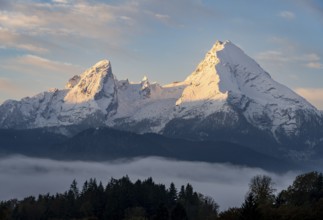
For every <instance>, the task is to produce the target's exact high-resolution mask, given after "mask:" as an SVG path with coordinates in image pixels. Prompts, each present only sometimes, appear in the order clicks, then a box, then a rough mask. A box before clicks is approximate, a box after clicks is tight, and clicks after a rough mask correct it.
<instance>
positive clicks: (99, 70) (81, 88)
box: [64, 60, 115, 103]
mask: <svg viewBox="0 0 323 220" xmlns="http://www.w3.org/2000/svg"><path fill="white" fill-rule="evenodd" d="M114 78H115V77H114V76H113V74H112V69H111V64H110V61H108V60H102V61H100V62H98V63H96V64H95V65H94V66H92V67H91V68H89V69H87V70H86V71H85V72H84V73H82V74H81V75H80V76H74V77H73V78H71V79H70V80H69V82H68V84H67V85H66V88H69V89H70V91H69V92H68V93H67V95H66V96H65V98H64V101H65V102H67V103H82V102H86V101H88V100H93V99H94V98H95V97H96V96H97V94H99V93H100V92H101V90H102V89H103V90H110V89H111V88H110V87H109V86H106V85H105V84H113V85H114V84H115V82H114V80H115V79H114ZM112 87H114V86H112ZM112 89H113V88H112Z"/></svg>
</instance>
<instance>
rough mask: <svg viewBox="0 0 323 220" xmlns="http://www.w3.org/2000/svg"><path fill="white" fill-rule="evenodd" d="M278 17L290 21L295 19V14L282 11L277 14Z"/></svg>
mask: <svg viewBox="0 0 323 220" xmlns="http://www.w3.org/2000/svg"><path fill="white" fill-rule="evenodd" d="M279 16H280V17H282V18H284V19H287V20H292V19H294V18H295V14H294V13H293V12H291V11H282V12H280V13H279Z"/></svg>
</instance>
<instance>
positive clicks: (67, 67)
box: [4, 54, 83, 75]
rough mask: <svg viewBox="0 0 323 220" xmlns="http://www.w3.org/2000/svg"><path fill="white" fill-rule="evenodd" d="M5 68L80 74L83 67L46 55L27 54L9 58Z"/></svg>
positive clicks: (33, 72) (22, 70) (27, 71)
mask: <svg viewBox="0 0 323 220" xmlns="http://www.w3.org/2000/svg"><path fill="white" fill-rule="evenodd" d="M4 66H5V68H7V69H14V70H18V71H19V72H24V73H27V74H28V73H32V74H35V75H37V74H40V75H42V74H43V73H44V72H45V73H51V74H55V75H57V74H66V75H72V74H79V73H81V72H82V71H83V68H81V67H79V66H75V65H73V64H70V63H65V62H59V61H55V60H50V59H46V58H44V57H40V56H35V55H32V54H27V55H24V56H21V57H18V58H15V59H12V60H7V61H6V62H5V63H4Z"/></svg>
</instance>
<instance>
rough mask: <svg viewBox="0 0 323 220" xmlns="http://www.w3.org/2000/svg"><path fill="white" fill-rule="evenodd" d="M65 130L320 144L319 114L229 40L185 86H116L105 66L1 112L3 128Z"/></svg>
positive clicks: (122, 83)
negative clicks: (105, 129)
mask: <svg viewBox="0 0 323 220" xmlns="http://www.w3.org/2000/svg"><path fill="white" fill-rule="evenodd" d="M66 125H77V126H80V127H82V128H86V127H94V126H110V127H114V128H118V129H124V130H131V131H135V132H137V133H145V132H156V133H163V134H165V135H169V136H176V137H186V138H198V139H225V140H231V141H241V140H243V142H248V143H249V142H252V140H249V139H250V138H252V136H255V134H257V135H258V136H257V137H260V138H263V137H264V138H263V140H270V141H274V142H276V143H280V144H282V145H288V146H291V147H295V146H296V147H299V146H305V145H306V146H307V147H308V148H311V147H314V146H315V145H317V144H318V143H319V142H320V141H322V139H323V135H322V134H323V132H322V125H323V123H322V114H321V112H320V111H318V110H317V109H316V108H315V107H313V106H312V105H311V104H310V103H308V102H307V101H306V100H305V99H303V98H302V97H300V96H298V95H297V94H296V93H294V92H293V91H292V90H290V89H288V88H287V87H285V86H283V85H281V84H279V83H277V82H276V81H274V80H273V79H272V78H271V77H270V75H269V74H268V73H267V72H265V71H264V70H263V69H262V68H261V67H260V66H259V65H258V64H257V63H256V62H255V61H254V60H253V59H251V58H250V57H249V56H247V55H246V54H245V53H244V52H243V51H242V50H241V49H240V48H238V47H237V46H235V45H234V44H233V43H231V42H229V41H226V42H220V41H218V42H217V43H216V44H215V45H214V46H213V47H212V49H211V50H210V51H209V52H208V53H207V54H206V56H205V58H204V60H203V61H202V62H201V63H200V64H199V65H198V66H197V68H196V70H195V71H194V72H193V73H192V74H191V75H189V76H188V77H187V78H186V79H185V80H184V81H183V82H176V83H172V84H169V85H165V86H161V85H159V84H157V83H150V82H149V80H148V79H147V77H144V78H143V79H142V81H141V82H138V83H133V82H129V81H128V80H117V79H116V77H115V76H114V75H113V73H112V69H111V64H110V62H109V61H107V60H103V61H100V62H98V63H97V64H95V65H94V66H93V67H91V68H90V69H88V70H86V71H85V72H84V73H83V74H81V75H76V76H74V77H72V78H71V79H70V80H69V81H68V83H67V84H66V87H65V89H63V90H58V89H54V90H50V91H48V92H43V93H40V94H38V95H36V96H34V97H31V98H24V99H22V100H21V101H12V100H9V101H6V102H5V103H4V104H3V105H2V106H0V128H36V127H54V126H55V127H60V126H66ZM270 141H269V142H270ZM257 143H258V142H257ZM270 143H271V142H270ZM296 147H295V148H296Z"/></svg>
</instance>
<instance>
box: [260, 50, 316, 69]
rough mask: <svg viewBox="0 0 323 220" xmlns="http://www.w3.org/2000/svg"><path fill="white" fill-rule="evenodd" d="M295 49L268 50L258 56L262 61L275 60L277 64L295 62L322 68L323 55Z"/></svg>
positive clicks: (309, 66)
mask: <svg viewBox="0 0 323 220" xmlns="http://www.w3.org/2000/svg"><path fill="white" fill-rule="evenodd" d="M296 54H297V55H295V52H294V51H284V52H283V51H280V50H268V51H263V52H260V53H258V54H257V55H256V58H257V59H258V60H260V61H266V62H275V64H276V65H277V64H280V65H281V64H283V63H294V64H301V65H303V66H305V67H308V68H311V69H321V68H322V64H321V63H320V62H319V61H320V59H321V57H320V56H319V55H318V54H316V53H307V54H303V53H296Z"/></svg>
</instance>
